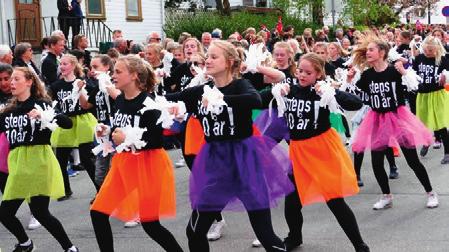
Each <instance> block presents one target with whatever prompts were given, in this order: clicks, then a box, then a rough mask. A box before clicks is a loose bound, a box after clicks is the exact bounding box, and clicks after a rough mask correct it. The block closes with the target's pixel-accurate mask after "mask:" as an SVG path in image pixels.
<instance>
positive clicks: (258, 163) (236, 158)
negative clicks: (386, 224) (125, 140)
mask: <svg viewBox="0 0 449 252" xmlns="http://www.w3.org/2000/svg"><path fill="white" fill-rule="evenodd" d="M241 58H242V57H241V55H239V53H238V51H237V50H236V49H235V47H234V46H233V45H232V44H230V43H229V42H225V41H214V42H213V43H212V45H211V46H210V47H209V50H208V58H207V60H206V74H208V75H210V76H212V77H213V78H214V83H208V84H206V85H203V86H197V87H193V88H188V89H186V90H184V91H183V92H181V93H177V94H173V95H167V98H168V99H169V100H181V101H184V102H185V103H186V107H187V108H188V110H189V108H192V107H193V108H195V111H188V112H195V113H196V114H197V115H198V118H199V120H200V122H201V125H202V128H203V131H204V135H205V138H206V144H205V145H204V146H203V147H202V149H201V151H200V152H199V154H198V156H197V157H196V158H195V162H194V165H193V169H192V174H191V177H190V200H191V206H192V209H193V212H192V215H191V218H190V221H189V224H188V226H187V237H188V239H189V248H190V251H209V244H208V241H207V238H206V234H207V231H208V230H209V227H210V226H211V225H212V223H213V221H214V219H215V217H216V215H217V214H219V212H220V211H222V210H223V209H225V207H226V208H227V209H231V210H239V209H246V211H247V212H248V216H249V219H250V222H251V225H252V227H253V230H254V232H255V233H256V236H257V238H258V239H259V240H260V241H261V243H262V245H263V246H264V248H265V249H266V250H267V251H285V246H284V244H283V242H282V241H281V240H280V239H279V237H277V236H276V234H275V233H274V231H273V227H272V224H271V213H270V207H272V206H274V205H275V203H276V200H277V199H279V198H282V197H284V196H285V195H286V194H288V193H289V192H291V191H292V190H293V185H292V183H291V182H290V181H289V179H288V177H287V170H288V168H289V165H290V161H289V160H288V156H287V154H286V153H285V151H283V150H281V149H279V148H276V147H275V146H276V145H277V143H276V142H275V141H273V140H271V139H268V138H263V137H256V136H253V128H252V124H253V123H252V119H251V111H252V109H254V108H258V107H260V106H261V98H260V95H259V94H258V93H257V91H256V90H255V89H254V88H253V86H252V85H251V84H250V83H249V82H248V81H246V80H242V79H238V78H236V77H235V74H236V73H237V72H238V69H239V67H240V62H241ZM212 84H213V85H214V88H213V90H215V91H216V89H218V90H219V91H220V92H221V94H222V95H223V96H222V97H223V101H224V102H225V103H226V105H221V106H216V107H215V109H212V111H211V110H209V109H208V108H210V105H211V104H212V103H213V101H212V100H211V99H210V98H207V97H208V96H207V94H206V92H205V91H204V90H206V89H207V88H209V87H211V86H212ZM204 94H206V95H205V96H204V97H203V95H204Z"/></svg>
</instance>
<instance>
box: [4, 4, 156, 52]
mask: <svg viewBox="0 0 449 252" xmlns="http://www.w3.org/2000/svg"><path fill="white" fill-rule="evenodd" d="M0 1H1V2H2V3H1V6H0V7H2V11H3V10H4V12H0V13H5V15H4V16H3V15H1V16H2V17H1V19H0V22H1V28H0V31H1V30H2V28H3V29H6V27H7V26H6V20H8V19H14V18H15V15H16V14H15V7H14V0H0ZM104 2H105V12H106V20H105V21H104V22H105V23H106V25H107V26H109V27H110V28H111V29H112V30H115V29H120V30H122V31H123V35H124V37H125V38H126V39H132V40H135V41H138V42H144V41H145V39H146V36H147V35H148V34H149V33H150V32H152V31H156V32H159V33H161V34H162V32H163V30H162V22H163V0H142V17H143V21H141V22H135V21H127V20H126V0H105V1H104ZM40 3H41V16H42V17H52V16H53V17H56V16H58V8H57V5H56V1H55V0H41V1H40ZM85 7H86V5H85V2H84V1H83V2H82V9H83V12H84V14H85V13H86V12H85ZM0 42H1V43H8V37H7V30H5V31H3V32H2V36H0Z"/></svg>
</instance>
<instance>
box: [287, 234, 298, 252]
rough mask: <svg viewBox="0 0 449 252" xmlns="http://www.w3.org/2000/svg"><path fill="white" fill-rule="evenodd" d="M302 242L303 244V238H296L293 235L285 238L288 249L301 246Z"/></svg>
mask: <svg viewBox="0 0 449 252" xmlns="http://www.w3.org/2000/svg"><path fill="white" fill-rule="evenodd" d="M301 244H302V238H300V239H295V238H293V237H290V236H287V237H286V238H285V239H284V245H285V248H286V249H287V251H292V250H293V249H295V248H297V247H299V246H301Z"/></svg>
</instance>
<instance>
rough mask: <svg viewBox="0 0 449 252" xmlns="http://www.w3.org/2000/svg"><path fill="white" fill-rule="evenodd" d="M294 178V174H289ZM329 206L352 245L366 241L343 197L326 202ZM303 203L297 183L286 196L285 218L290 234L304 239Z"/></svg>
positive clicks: (357, 246) (357, 245) (295, 237)
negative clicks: (293, 189) (292, 190)
mask: <svg viewBox="0 0 449 252" xmlns="http://www.w3.org/2000/svg"><path fill="white" fill-rule="evenodd" d="M289 177H290V179H292V180H293V176H289ZM326 204H327V206H328V207H329V209H330V210H331V212H332V213H333V214H334V216H335V218H336V219H337V221H338V223H339V224H340V226H341V228H342V229H343V231H344V232H345V234H346V236H347V237H348V238H349V240H350V241H351V243H352V245H353V246H354V247H355V248H356V249H357V248H359V247H361V246H363V245H365V243H364V242H363V239H362V236H361V235H360V231H359V226H358V224H357V220H356V219H355V216H354V213H353V212H352V210H351V208H350V207H349V206H348V205H347V204H346V202H345V200H344V199H343V198H337V199H331V200H329V201H328V202H326ZM301 209H302V205H301V201H300V199H299V194H298V190H297V188H296V185H295V191H294V192H292V193H291V194H289V195H287V197H285V209H284V214H285V220H286V221H287V225H288V228H289V233H288V236H289V237H291V238H293V239H296V240H300V241H302V224H303V217H302V213H301Z"/></svg>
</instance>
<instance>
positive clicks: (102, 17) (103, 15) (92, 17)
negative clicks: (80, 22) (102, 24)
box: [84, 0, 106, 19]
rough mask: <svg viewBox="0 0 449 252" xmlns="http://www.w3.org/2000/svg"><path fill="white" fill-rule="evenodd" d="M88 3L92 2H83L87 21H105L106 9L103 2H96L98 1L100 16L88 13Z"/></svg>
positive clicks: (102, 0) (86, 0)
mask: <svg viewBox="0 0 449 252" xmlns="http://www.w3.org/2000/svg"><path fill="white" fill-rule="evenodd" d="M89 1H92V0H85V1H84V3H85V5H86V18H88V19H106V8H105V4H104V0H98V1H100V8H101V14H91V13H89Z"/></svg>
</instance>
